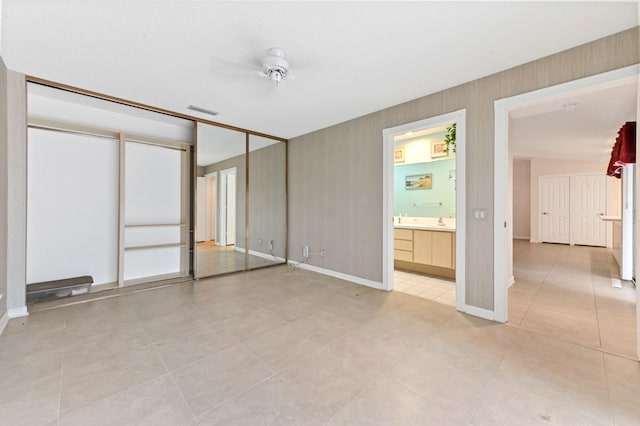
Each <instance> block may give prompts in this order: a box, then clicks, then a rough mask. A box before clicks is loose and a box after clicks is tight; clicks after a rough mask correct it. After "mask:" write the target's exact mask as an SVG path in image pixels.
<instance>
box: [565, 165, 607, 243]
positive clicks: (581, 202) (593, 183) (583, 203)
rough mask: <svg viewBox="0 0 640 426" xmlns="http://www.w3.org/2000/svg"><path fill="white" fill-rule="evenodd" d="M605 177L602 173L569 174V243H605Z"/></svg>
mask: <svg viewBox="0 0 640 426" xmlns="http://www.w3.org/2000/svg"><path fill="white" fill-rule="evenodd" d="M606 213H607V177H606V175H604V174H593V175H576V176H571V244H581V245H586V246H601V247H605V246H606V245H607V235H606V231H607V227H606V224H605V222H604V221H602V220H600V217H599V216H600V215H604V214H606Z"/></svg>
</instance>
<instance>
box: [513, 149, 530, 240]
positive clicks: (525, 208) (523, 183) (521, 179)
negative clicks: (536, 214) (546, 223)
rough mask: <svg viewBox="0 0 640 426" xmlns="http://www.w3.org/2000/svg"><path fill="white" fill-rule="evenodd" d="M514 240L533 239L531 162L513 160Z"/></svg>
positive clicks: (521, 159)
mask: <svg viewBox="0 0 640 426" xmlns="http://www.w3.org/2000/svg"><path fill="white" fill-rule="evenodd" d="M513 238H516V239H522V240H528V239H529V238H531V160H530V159H524V158H515V159H514V160H513Z"/></svg>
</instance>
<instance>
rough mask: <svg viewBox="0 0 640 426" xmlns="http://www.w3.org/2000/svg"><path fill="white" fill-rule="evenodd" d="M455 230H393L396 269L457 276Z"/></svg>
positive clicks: (451, 276) (449, 276)
mask: <svg viewBox="0 0 640 426" xmlns="http://www.w3.org/2000/svg"><path fill="white" fill-rule="evenodd" d="M455 235H456V233H455V231H451V230H442V231H441V230H426V229H406V228H402V229H399V228H395V229H394V264H395V267H396V268H397V269H404V270H408V271H413V272H421V273H427V274H432V275H440V276H444V277H447V278H454V277H455V266H456V265H455V257H456V256H455V253H456V249H455V239H456V238H455Z"/></svg>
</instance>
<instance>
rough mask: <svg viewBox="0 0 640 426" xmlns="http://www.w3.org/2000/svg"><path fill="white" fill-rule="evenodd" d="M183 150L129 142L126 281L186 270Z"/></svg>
mask: <svg viewBox="0 0 640 426" xmlns="http://www.w3.org/2000/svg"><path fill="white" fill-rule="evenodd" d="M182 155H183V152H182V151H180V150H177V149H171V148H164V147H160V146H155V145H146V144H142V143H136V142H130V141H127V142H126V144H125V155H124V158H125V178H124V181H125V189H124V193H125V196H124V200H125V202H124V212H125V213H124V216H125V238H124V240H125V241H124V245H125V253H124V280H125V281H127V280H134V279H136V280H139V279H143V278H158V277H163V276H168V275H176V276H177V275H181V274H183V273H184V272H185V271H182V270H181V265H182V262H181V260H182V258H181V256H182V255H183V248H184V244H185V242H184V238H185V237H184V235H185V233H184V232H183V230H182V228H183V224H182V204H181V203H182V193H181V182H182V173H183V171H182Z"/></svg>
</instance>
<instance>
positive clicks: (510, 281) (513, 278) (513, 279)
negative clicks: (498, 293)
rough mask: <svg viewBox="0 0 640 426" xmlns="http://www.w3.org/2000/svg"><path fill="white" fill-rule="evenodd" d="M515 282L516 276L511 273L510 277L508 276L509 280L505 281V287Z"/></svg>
mask: <svg viewBox="0 0 640 426" xmlns="http://www.w3.org/2000/svg"><path fill="white" fill-rule="evenodd" d="M515 283H516V277H514V276H513V275H511V278H509V281H508V282H507V288H509V287H511V286H512V285H514V284H515Z"/></svg>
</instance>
